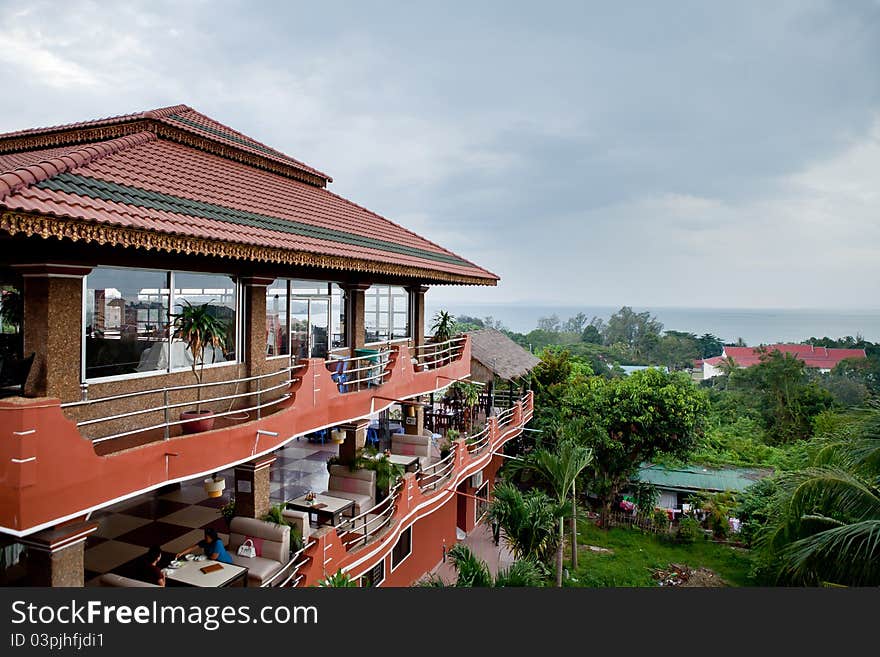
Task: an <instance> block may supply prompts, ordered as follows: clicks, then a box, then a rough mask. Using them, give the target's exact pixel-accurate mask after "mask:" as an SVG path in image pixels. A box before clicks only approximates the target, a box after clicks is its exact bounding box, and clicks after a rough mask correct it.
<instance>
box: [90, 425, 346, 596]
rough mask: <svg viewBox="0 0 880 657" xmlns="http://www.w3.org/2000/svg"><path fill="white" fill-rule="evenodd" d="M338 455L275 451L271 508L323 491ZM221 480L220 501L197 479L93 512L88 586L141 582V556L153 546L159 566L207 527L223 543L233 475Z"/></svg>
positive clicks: (330, 450)
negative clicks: (105, 578)
mask: <svg viewBox="0 0 880 657" xmlns="http://www.w3.org/2000/svg"><path fill="white" fill-rule="evenodd" d="M337 452H338V448H337V447H336V446H335V445H332V444H330V443H327V444H324V445H322V444H321V443H309V442H307V441H305V440H302V441H300V442H296V441H294V442H293V443H292V444H291V445H289V446H288V447H285V448H283V449H280V450H278V452H276V456H277V457H278V460H277V462H276V463H274V464H273V465H272V469H271V471H270V473H269V474H270V476H269V479H270V484H269V497H270V500H271V501H272V503H276V502H281V501H284V500H289V499H292V498H294V497H299V496H300V495H302V494H304V493H305V492H307V491H308V490H315V491H322V490H325V489H326V488H327V482H328V478H329V475H328V474H327V467H326V461H327V459H328V458H330V457H331V456H334V455H336V454H337ZM221 475H222V476H224V477H226V481H227V490H226V491H225V493H224V494H223V496H221V497H217V498H210V497H208V496H207V495H206V494H205V490H204V487H203V485H202V481H201V479H196V480H193V481H189V482H184V483H183V484H181V485H180V486H179V487H169V488H166V489H159V490H158V491H154V492H153V493H148V494H146V495H140V496H138V497H136V498H132V499H130V500H124V501H123V502H120V503H118V504H114V505H113V506H111V507H107V508H106V509H102V510H101V511H99V512H96V513H95V514H94V515H93V519H94V520H96V521H97V522H98V529H97V531H96V532H95V534H94V535H93V536H90V537H89V539H88V540H87V542H86V546H85V571H86V572H85V581H86V586H99V585H100V577H101V575H103V574H104V573H108V572H113V573H116V574H119V575H125V576H128V577H134V578H136V579H140V578H142V568H143V556H144V554H146V551H147V548H149V547H150V546H152V545H159V546H160V547H161V549H162V552H163V560H162V562H161V563H160V566H161V565H164V564H165V563H167V562H168V561H170V560H171V559H172V558H174V555H175V554H177V553H178V552H180V551H181V550H183V549H185V548H187V547H189V546H191V545H194V544H195V543H197V542H198V541H200V540H201V539H202V537H203V536H204V529H205V528H206V527H213V528H214V529H216V530H217V531H218V532H219V533H220V534H221V537H222V538H224V539H225V538H226V536H225V534H226V532H228V531H229V530H228V527H227V525H226V521H225V520H224V519H223V517H222V516H221V515H220V507H221V506H223V505H224V504H226V502H228V501H229V493H230V490H231V488H232V486H231V484H232V482H233V481H234V473H233V471H232V470H228V471H225V472H222V473H221Z"/></svg>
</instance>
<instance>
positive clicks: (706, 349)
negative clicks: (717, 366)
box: [697, 333, 724, 358]
mask: <svg viewBox="0 0 880 657" xmlns="http://www.w3.org/2000/svg"><path fill="white" fill-rule="evenodd" d="M697 343H698V344H699V346H700V358H713V357H715V356H720V355H721V354H722V352H723V351H724V341H723V340H722V339H721V338H719V337H717V336H715V335H713V334H711V333H703V335H701V336H700V337H699V338H697Z"/></svg>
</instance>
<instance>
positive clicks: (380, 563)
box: [358, 559, 386, 589]
mask: <svg viewBox="0 0 880 657" xmlns="http://www.w3.org/2000/svg"><path fill="white" fill-rule="evenodd" d="M380 566H381V567H382V578H381V579H379V580H378V581H376V580H374V581H373V583H372V584H368V585H364V577H366V576H367V574H368V573H372V572H373V571H374V570H376V568H378V567H380ZM385 579H386V573H385V559H380V560H379V561H378V562H377V563H376V565H375V566H373V567H372V568H370V569H369V570H368V571H367V572H366V573H364V574H363V575H361V576H360V577H358V583H359V585H360V587H361V588H368V589H375V588H379V587H380V586H382V584H383V583H384V582H385Z"/></svg>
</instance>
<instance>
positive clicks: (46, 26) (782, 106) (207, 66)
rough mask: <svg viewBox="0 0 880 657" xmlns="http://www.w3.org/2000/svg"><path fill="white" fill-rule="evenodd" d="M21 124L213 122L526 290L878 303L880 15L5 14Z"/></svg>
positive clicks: (494, 293)
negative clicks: (321, 174) (201, 117)
mask: <svg viewBox="0 0 880 657" xmlns="http://www.w3.org/2000/svg"><path fill="white" fill-rule="evenodd" d="M0 12H2V16H3V20H2V22H0V43H2V44H3V47H2V48H0V85H2V88H4V89H6V93H4V100H3V103H2V104H0V131H2V132H5V131H11V130H17V129H22V128H27V127H36V126H44V125H55V124H59V123H65V122H71V121H78V120H84V119H91V118H98V117H103V116H112V115H116V114H125V113H130V112H136V111H141V110H146V109H151V108H156V107H164V106H168V105H175V104H180V103H183V104H187V105H189V106H191V107H193V108H195V109H197V110H199V111H201V112H202V113H204V114H207V115H208V116H211V117H212V118H214V119H216V120H218V121H220V122H222V123H225V124H227V125H229V126H231V127H233V128H235V129H237V130H239V131H241V132H244V133H245V134H248V135H250V136H251V137H254V138H255V139H258V140H260V141H262V142H264V143H267V144H269V145H271V146H273V147H275V148H277V149H279V150H281V151H283V152H285V153H287V154H289V155H291V156H293V157H295V158H297V159H300V160H302V161H305V162H307V163H308V164H310V165H312V166H314V167H316V168H318V169H320V170H322V171H325V172H327V173H329V174H330V175H331V176H333V178H334V182H333V183H332V184H331V186H330V188H331V189H332V190H333V191H335V192H336V193H339V194H342V195H344V196H346V197H348V198H351V199H352V200H354V201H356V202H357V203H359V204H361V205H364V206H366V207H368V208H370V209H371V210H373V211H375V212H378V213H379V214H381V215H383V216H386V217H388V218H390V219H392V220H394V221H396V222H398V223H400V224H402V225H404V226H406V227H407V228H410V229H412V230H415V231H417V232H419V233H420V234H422V235H424V236H425V237H427V238H429V239H432V240H434V241H436V242H439V243H440V244H442V245H443V246H445V247H447V248H449V249H451V250H453V251H455V252H456V253H458V254H459V255H461V256H463V257H465V258H468V259H469V260H472V261H474V262H476V263H477V264H479V265H481V266H484V267H486V268H487V269H489V270H491V271H493V272H495V273H497V274H499V275H500V276H501V278H502V281H501V283H500V284H499V286H498V287H497V288H476V287H437V288H435V289H434V290H433V291H432V292H431V293H430V295H431V298H432V300H433V301H434V302H435V303H436V302H443V301H450V302H453V301H454V302H457V303H502V302H503V303H544V304H564V305H589V306H621V305H624V304H628V305H633V306H650V307H658V306H683V307H718V308H736V307H741V308H832V309H833V308H878V307H880V300H878V298H877V289H878V283H880V257H878V252H880V185H878V180H880V69H878V63H880V0H863V1H860V0H847V1H839V2H813V1H811V0H798V1H797V2H785V1H777V2H773V3H767V2H748V1H741V2H735V3H734V2H729V3H724V4H723V5H722V3H705V2H687V1H676V2H666V3H660V2H644V3H641V2H627V3H592V2H549V1H548V2H540V3H535V2H528V3H519V2H511V1H507V2H475V1H473V0H472V1H471V2H453V1H447V2H444V3H438V2H417V1H410V2H406V3H401V2H393V3H392V2H335V3H315V2H309V3H300V2H278V3H272V2H268V1H266V2H259V3H256V2H207V1H206V2H186V1H183V0H177V1H171V2H167V1H163V0H150V1H149V2H118V3H109V2H83V1H79V0H67V1H66V2H54V3H53V2H39V1H32V2H28V3H20V2H11V1H8V0H0Z"/></svg>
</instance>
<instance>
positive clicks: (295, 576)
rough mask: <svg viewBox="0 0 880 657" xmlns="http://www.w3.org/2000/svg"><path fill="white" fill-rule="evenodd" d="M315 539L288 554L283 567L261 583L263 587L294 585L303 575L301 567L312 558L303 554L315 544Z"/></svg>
mask: <svg viewBox="0 0 880 657" xmlns="http://www.w3.org/2000/svg"><path fill="white" fill-rule="evenodd" d="M316 543H317V541H315V540H311V541H309V542H308V543H306V544H305V545H303V546H302V547H301V548H300V549H299V550H297V551H296V552H294V553H293V554H291V555H290V559H289V560H288V562H287V563H286V564H284V567H283V568H281V570H279V571H278V572H277V573H275V574H274V575H272V577H270V578H269V579H267V580H266V581H264V582H263V583H262V585H261V586H262V587H263V588H268V587H279V588H280V587H285V586H296V585H297V584H298V583H299V582H300V581H302V578H303V577H304V576H305V575H303V574H302V573H300V570H302V567H303V566H305V565H306V564H307V563H308V562H309V561H311V560H312V558H311V557H307V556H305V553H306V551H307V550H309V549H311V547H312V546H313V545H315V544H316Z"/></svg>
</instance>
